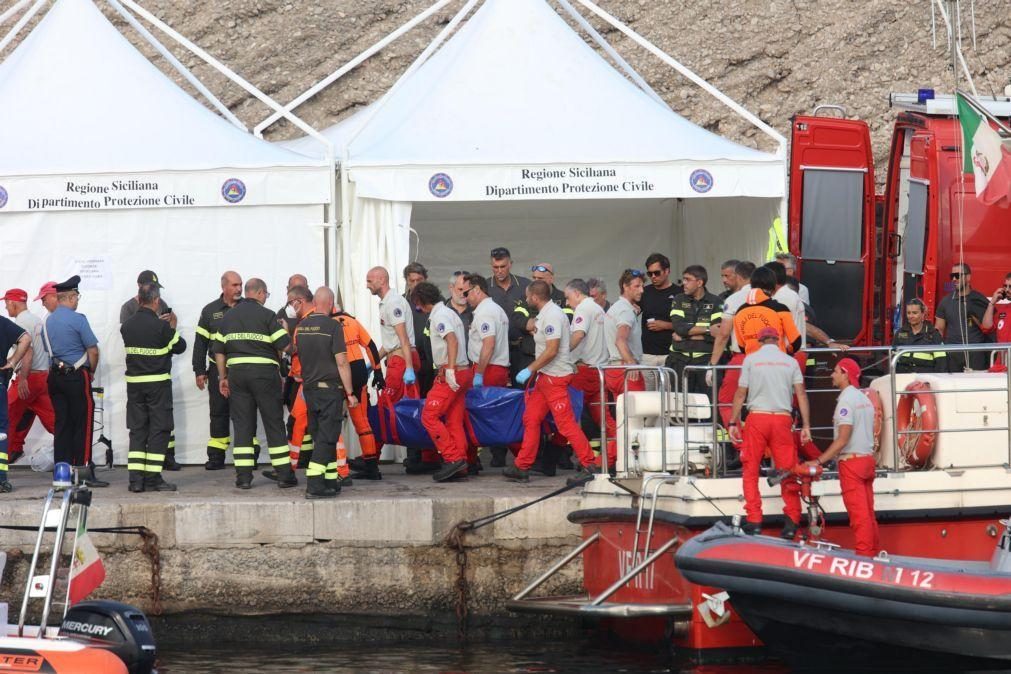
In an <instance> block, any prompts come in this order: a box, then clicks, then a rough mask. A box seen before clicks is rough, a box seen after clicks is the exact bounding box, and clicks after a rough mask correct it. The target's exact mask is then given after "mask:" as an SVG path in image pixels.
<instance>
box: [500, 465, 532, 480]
mask: <svg viewBox="0 0 1011 674" xmlns="http://www.w3.org/2000/svg"><path fill="white" fill-rule="evenodd" d="M502 477H504V478H505V479H507V480H509V481H510V482H530V473H529V472H528V471H525V470H523V469H522V468H517V467H516V466H506V467H505V468H503V469H502Z"/></svg>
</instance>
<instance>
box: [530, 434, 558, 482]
mask: <svg viewBox="0 0 1011 674" xmlns="http://www.w3.org/2000/svg"><path fill="white" fill-rule="evenodd" d="M561 451H562V448H561V447H559V446H557V445H553V444H551V443H550V442H546V443H544V444H543V445H541V448H540V451H538V452H537V460H536V461H534V465H532V466H530V472H532V473H540V474H541V475H544V476H545V477H554V476H555V475H556V474H557V473H558V455H559V454H560V453H561Z"/></svg>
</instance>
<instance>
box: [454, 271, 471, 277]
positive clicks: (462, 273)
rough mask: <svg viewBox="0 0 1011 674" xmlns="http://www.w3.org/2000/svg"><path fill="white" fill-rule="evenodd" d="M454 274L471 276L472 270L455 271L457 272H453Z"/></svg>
mask: <svg viewBox="0 0 1011 674" xmlns="http://www.w3.org/2000/svg"><path fill="white" fill-rule="evenodd" d="M453 276H470V272H469V271H455V272H453Z"/></svg>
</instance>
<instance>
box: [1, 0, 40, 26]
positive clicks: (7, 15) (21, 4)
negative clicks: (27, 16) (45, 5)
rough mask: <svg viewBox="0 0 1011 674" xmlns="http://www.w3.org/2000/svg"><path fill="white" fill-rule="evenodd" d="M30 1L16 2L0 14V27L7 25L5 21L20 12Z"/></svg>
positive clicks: (20, 0) (19, 0)
mask: <svg viewBox="0 0 1011 674" xmlns="http://www.w3.org/2000/svg"><path fill="white" fill-rule="evenodd" d="M31 1H32V0H18V1H17V2H15V3H14V4H13V5H11V6H10V7H9V8H8V9H7V10H6V11H4V13H3V14H0V26H2V25H3V24H5V23H7V20H8V19H9V18H11V17H12V16H14V14H15V13H17V12H19V11H21V9H22V8H23V7H25V5H27V4H28V3H29V2H31Z"/></svg>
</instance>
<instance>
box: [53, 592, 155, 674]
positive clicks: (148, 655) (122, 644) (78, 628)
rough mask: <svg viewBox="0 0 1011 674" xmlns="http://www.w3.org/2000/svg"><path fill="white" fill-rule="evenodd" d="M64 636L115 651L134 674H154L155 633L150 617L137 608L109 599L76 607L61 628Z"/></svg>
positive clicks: (87, 602)
mask: <svg viewBox="0 0 1011 674" xmlns="http://www.w3.org/2000/svg"><path fill="white" fill-rule="evenodd" d="M60 636H63V637H68V638H71V639H73V640H74V641H81V642H85V643H87V644H88V645H89V646H93V647H95V648H104V649H106V650H109V651H112V652H113V653H115V654H116V655H117V656H118V657H119V659H120V660H122V661H123V663H124V664H126V667H127V669H129V670H130V674H151V672H153V671H154V661H155V655H156V652H155V644H154V633H153V632H151V624H150V623H148V621H147V616H145V615H144V614H143V613H142V612H141V611H140V609H137V608H134V607H133V606H129V605H127V604H122V603H120V602H118V601H108V600H105V599H96V600H92V601H82V602H81V603H79V604H74V605H73V606H71V607H70V610H68V611H67V617H66V618H64V619H63V624H62V625H60Z"/></svg>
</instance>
